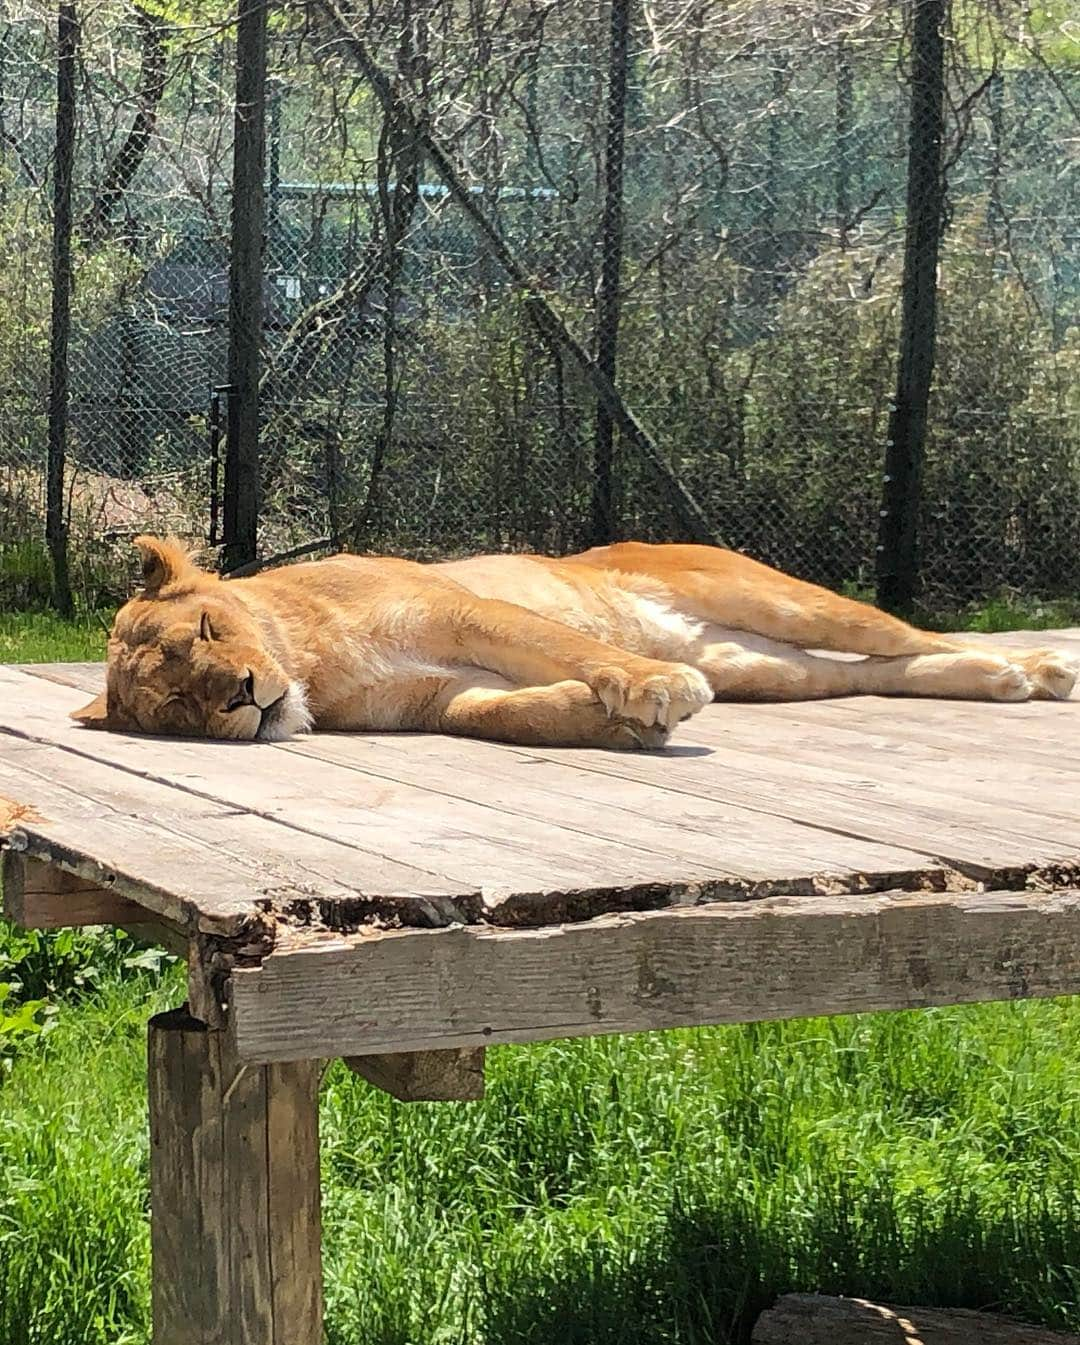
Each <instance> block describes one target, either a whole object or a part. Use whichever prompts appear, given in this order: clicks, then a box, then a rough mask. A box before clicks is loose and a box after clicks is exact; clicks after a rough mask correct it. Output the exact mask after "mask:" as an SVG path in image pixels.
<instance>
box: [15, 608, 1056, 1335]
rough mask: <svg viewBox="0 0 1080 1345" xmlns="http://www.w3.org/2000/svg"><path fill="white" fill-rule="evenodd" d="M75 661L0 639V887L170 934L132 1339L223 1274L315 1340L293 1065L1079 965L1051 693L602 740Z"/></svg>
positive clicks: (75, 913) (808, 710)
mask: <svg viewBox="0 0 1080 1345" xmlns="http://www.w3.org/2000/svg"><path fill="white" fill-rule="evenodd" d="M1008 638H1009V640H1010V641H1012V642H1013V643H1017V644H1020V643H1023V644H1027V645H1043V644H1048V645H1055V646H1058V647H1060V648H1062V649H1065V650H1070V651H1075V652H1076V653H1077V654H1078V655H1080V630H1071V631H1057V632H1053V633H1039V634H1030V635H1021V636H1009V637H1008ZM102 677H103V669H102V668H101V666H100V665H64V666H36V667H26V668H14V667H2V668H0V844H2V845H3V847H4V853H3V861H4V899H5V908H6V910H7V913H8V914H9V915H10V916H11V917H12V918H13V919H15V920H17V921H19V922H21V923H22V924H24V925H27V926H30V927H35V926H36V927H49V926H56V925H60V924H93V923H112V924H116V925H122V926H125V927H127V928H130V929H132V930H133V931H134V932H136V933H137V934H139V935H141V936H143V937H150V938H155V939H160V940H161V941H163V942H165V943H166V944H167V945H168V946H169V947H171V948H174V949H176V950H178V951H180V952H182V953H184V955H185V956H186V957H187V960H188V972H189V1007H188V1011H186V1012H181V1013H178V1014H173V1015H166V1016H164V1017H162V1018H161V1019H159V1020H155V1023H154V1025H152V1029H151V1056H150V1063H151V1109H152V1124H153V1134H154V1136H155V1137H156V1138H155V1140H154V1144H153V1148H152V1155H153V1157H152V1169H153V1181H154V1189H155V1206H154V1250H155V1308H154V1312H155V1341H156V1342H157V1345H173V1342H174V1341H175V1342H177V1345H179V1342H180V1341H181V1340H182V1341H184V1345H200V1343H201V1342H206V1345H209V1342H210V1341H216V1340H218V1339H219V1336H218V1335H217V1334H215V1333H216V1332H218V1330H219V1327H220V1310H221V1305H222V1303H223V1302H229V1303H232V1302H235V1305H236V1306H235V1307H234V1308H233V1309H231V1312H232V1316H231V1317H230V1319H229V1332H228V1335H229V1339H230V1341H235V1342H236V1345H247V1342H252V1345H254V1342H256V1341H258V1342H271V1341H272V1342H282V1345H283V1343H284V1342H285V1341H288V1342H289V1345H315V1342H317V1341H318V1340H319V1339H320V1335H319V1331H320V1328H319V1317H320V1303H319V1295H318V1288H317V1286H318V1264H317V1263H318V1236H317V1225H318V1199H317V1189H318V1144H317V1134H316V1130H315V1125H316V1122H315V1117H316V1108H315V1097H316V1090H317V1084H318V1072H317V1070H314V1067H313V1064H312V1062H315V1061H319V1060H325V1059H329V1058H333V1057H338V1056H340V1057H344V1058H346V1059H347V1060H348V1061H349V1063H350V1064H351V1065H352V1066H353V1067H354V1068H355V1069H356V1070H357V1072H358V1073H360V1074H361V1075H363V1077H364V1078H366V1079H368V1080H370V1081H371V1082H373V1083H375V1084H376V1085H377V1086H380V1087H383V1088H386V1089H387V1090H388V1091H390V1092H393V1093H395V1095H396V1096H399V1097H401V1098H405V1099H410V1100H413V1099H423V1098H432V1099H435V1098H440V1099H441V1098H469V1097H476V1096H479V1095H480V1094H481V1092H482V1087H483V1048H484V1047H485V1046H487V1045H489V1044H495V1043H499V1042H520V1041H530V1040H538V1039H543V1038H552V1037H570V1036H580V1035H586V1034H592V1033H602V1032H615V1031H632V1030H644V1029H652V1028H662V1027H671V1026H676V1025H682V1024H687V1025H689V1024H704V1023H719V1022H736V1021H749V1020H753V1019H764V1018H779V1017H790V1016H800V1015H810V1014H817V1013H839V1012H854V1011H859V1010H869V1009H897V1008H907V1007H915V1006H922V1005H935V1004H948V1003H959V1002H963V1001H969V1000H980V999H995V998H1024V997H1030V996H1040V995H1055V994H1073V993H1080V699H1074V700H1073V701H1070V702H1068V703H1065V704H1060V703H1046V702H1035V703H1030V704H1023V705H993V704H975V703H959V702H944V701H904V700H882V699H875V698H869V697H864V698H858V699H850V700H842V701H826V702H818V703H814V704H802V705H789V706H754V705H719V706H714V707H711V708H710V709H709V710H707V711H706V712H705V713H703V714H701V715H699V716H697V717H696V718H695V719H694V720H692V721H691V722H690V723H689V724H687V725H684V726H683V728H682V730H680V732H679V733H678V735H677V736H676V739H675V742H674V745H673V746H672V747H670V748H669V749H668V750H666V751H665V752H663V753H656V754H632V755H628V754H616V753H603V752H599V751H586V750H555V749H552V750H536V749H531V748H530V749H525V748H514V747H507V746H499V745H495V744H490V743H481V742H473V741H467V740H454V739H449V738H440V737H425V736H412V735H382V736H379V735H337V734H320V735H315V736H312V737H306V738H300V739H296V740H294V741H292V742H288V743H281V744H267V743H221V742H217V743H215V742H193V741H165V740H161V739H154V738H146V737H136V736H121V735H115V734H107V733H98V732H91V731H88V730H85V729H81V728H79V727H78V726H76V725H75V724H73V723H72V722H71V721H70V720H69V719H68V712H69V711H70V710H72V709H75V708H76V707H78V706H79V705H81V704H82V703H83V702H84V701H85V700H86V698H87V693H89V692H95V691H97V690H98V689H100V686H101V683H102ZM5 800H6V801H7V802H6V804H5V802H4V801H5ZM313 1070H314V1072H313ZM208 1134H209V1135H212V1136H214V1139H213V1142H212V1143H210V1142H208V1141H207V1138H206V1137H207V1135H208ZM223 1173H224V1174H225V1175H224V1176H223V1175H222V1174H223ZM223 1183H224V1185H223ZM313 1186H314V1195H313V1192H312V1187H313ZM223 1191H224V1193H225V1194H224V1196H222V1194H221V1193H222V1192H223ZM192 1192H211V1193H217V1194H214V1195H213V1196H212V1197H211V1196H207V1198H206V1201H202V1200H201V1199H196V1204H197V1205H198V1206H199V1212H198V1218H197V1219H196V1218H195V1216H194V1215H192V1213H191V1209H190V1206H191V1201H192ZM252 1211H254V1213H252ZM193 1219H194V1222H192V1220H193ZM196 1225H197V1231H198V1236H197V1237H196V1236H195V1233H194V1231H193V1230H194V1229H195V1228H196ZM250 1228H255V1229H256V1232H255V1233H252V1234H251V1236H250V1237H248V1233H247V1231H246V1230H248V1229H250ZM313 1228H314V1230H315V1231H314V1233H313V1232H312V1229H313ZM238 1230H240V1231H238ZM283 1247H286V1248H287V1249H288V1254H287V1257H286V1258H285V1260H284V1261H283V1252H282V1248H283ZM283 1266H284V1268H283ZM260 1275H263V1276H264V1277H265V1284H264V1285H263V1287H262V1289H259V1284H260V1283H261V1281H259V1278H258V1277H259V1276H260ZM253 1276H254V1280H253ZM253 1283H254V1285H255V1288H254V1289H253V1287H252V1286H253ZM178 1286H181V1287H182V1291H181V1289H180V1288H178ZM313 1286H314V1287H313ZM256 1290H258V1292H256ZM178 1295H179V1296H178Z"/></svg>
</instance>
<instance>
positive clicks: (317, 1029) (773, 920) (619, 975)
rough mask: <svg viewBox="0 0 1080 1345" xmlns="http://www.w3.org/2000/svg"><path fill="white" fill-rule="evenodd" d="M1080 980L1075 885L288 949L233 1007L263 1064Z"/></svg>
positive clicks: (250, 975)
mask: <svg viewBox="0 0 1080 1345" xmlns="http://www.w3.org/2000/svg"><path fill="white" fill-rule="evenodd" d="M1078 992H1080V892H1077V891H1066V892H1026V891H1014V892H964V893H922V892H919V893H910V892H893V893H886V894H881V895H876V896H837V897H772V898H767V899H765V900H761V901H749V902H733V903H729V904H724V903H717V904H715V905H709V906H699V907H683V908H674V909H670V910H667V911H642V912H636V913H632V914H621V915H616V916H605V917H601V918H599V919H596V920H590V921H584V922H582V923H579V924H567V925H561V926H554V927H548V928H541V929H520V930H507V929H495V928H491V927H485V926H461V925H459V926H456V927H453V928H449V929H441V930H407V931H390V932H387V933H384V934H381V935H375V936H373V935H372V934H371V933H367V934H364V935H362V936H355V937H352V938H350V937H348V936H346V937H344V938H342V939H340V940H338V941H337V942H336V943H335V945H334V946H332V947H326V946H325V945H323V946H318V945H314V946H311V947H305V946H303V945H299V946H294V947H291V948H290V947H288V946H285V947H283V948H281V950H280V951H275V952H273V953H271V954H270V955H269V956H267V957H266V958H264V960H263V961H262V963H261V965H260V966H259V967H255V968H242V969H237V970H235V971H234V972H233V973H232V976H231V981H230V1010H229V1015H230V1020H231V1030H232V1032H233V1034H234V1039H235V1041H236V1045H237V1050H238V1052H239V1055H240V1057H241V1058H242V1059H246V1060H258V1061H271V1060H302V1059H306V1058H309V1057H313V1056H329V1055H338V1056H372V1055H381V1054H384V1053H387V1052H391V1053H396V1052H415V1051H437V1050H440V1049H441V1050H445V1049H448V1048H451V1047H454V1048H458V1049H460V1048H468V1047H478V1046H485V1045H489V1044H492V1045H493V1044H496V1043H499V1042H524V1041H541V1040H548V1039H552V1038H557V1037H575V1036H590V1035H595V1034H599V1033H607V1032H638V1031H646V1030H650V1029H654V1028H666V1027H680V1026H692V1025H697V1024H701V1023H735V1022H751V1021H761V1020H767V1019H772V1018H801V1017H810V1016H814V1015H817V1014H838V1013H860V1012H865V1011H868V1010H885V1009H908V1008H921V1007H926V1006H929V1005H938V1004H959V1003H966V1002H971V1001H977V1000H994V999H1026V998H1037V997H1039V996H1046V995H1065V994H1076V993H1078Z"/></svg>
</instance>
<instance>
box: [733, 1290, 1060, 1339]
mask: <svg viewBox="0 0 1080 1345" xmlns="http://www.w3.org/2000/svg"><path fill="white" fill-rule="evenodd" d="M750 1340H751V1345H878V1342H880V1345H916V1343H917V1345H1080V1336H1077V1335H1073V1334H1072V1332H1067V1331H1047V1330H1045V1329H1044V1328H1043V1327H1040V1326H1028V1325H1026V1324H1025V1323H1024V1322H1017V1321H1013V1320H1012V1319H1011V1318H1009V1317H999V1316H997V1315H996V1314H991V1313H988V1312H971V1311H967V1310H965V1309H963V1308H952V1309H947V1310H942V1309H938V1308H914V1307H897V1306H896V1305H894V1304H891V1303H871V1302H868V1301H867V1300H866V1299H865V1298H830V1297H828V1296H826V1295H824V1294H785V1295H784V1296H783V1298H780V1299H778V1300H777V1302H776V1304H775V1306H774V1307H771V1308H768V1309H766V1311H765V1312H763V1313H762V1314H761V1316H760V1317H759V1318H758V1319H757V1321H756V1322H755V1323H754V1329H753V1332H752V1334H751V1337H750Z"/></svg>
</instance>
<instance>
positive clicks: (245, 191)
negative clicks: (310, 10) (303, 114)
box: [222, 0, 267, 572]
mask: <svg viewBox="0 0 1080 1345" xmlns="http://www.w3.org/2000/svg"><path fill="white" fill-rule="evenodd" d="M266 20H267V0H254V2H253V3H252V2H251V0H239V17H238V24H237V31H236V121H235V139H234V145H233V196H232V256H231V260H230V265H229V384H230V395H229V402H228V406H229V424H228V433H227V438H226V449H225V499H224V509H223V513H224V531H225V547H224V552H223V555H222V569H223V570H224V571H225V572H230V571H232V570H235V569H237V568H238V567H239V566H241V565H245V564H249V563H250V562H251V561H253V560H254V559H255V554H256V548H257V545H258V537H257V534H258V524H259V484H260V483H259V365H260V360H261V348H262V322H263V302H262V300H263V294H262V291H263V226H264V218H263V215H264V208H263V207H264V201H263V197H264V190H263V173H264V171H265V161H266V128H265V121H266Z"/></svg>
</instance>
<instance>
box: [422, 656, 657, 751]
mask: <svg viewBox="0 0 1080 1345" xmlns="http://www.w3.org/2000/svg"><path fill="white" fill-rule="evenodd" d="M402 727H403V728H419V729H427V730H429V731H435V732H440V733H453V734H459V735H461V736H463V737H467V738H489V739H494V740H495V741H496V742H506V743H521V744H523V745H526V746H530V747H614V748H622V749H627V748H629V749H634V748H642V747H662V746H663V745H664V743H665V742H666V741H667V737H668V730H667V729H666V728H664V727H663V726H661V725H660V724H653V725H651V726H649V727H646V726H645V725H644V724H641V723H638V722H635V721H633V720H628V719H623V718H622V717H620V716H617V715H616V716H613V715H610V714H609V713H608V712H607V710H606V709H605V708H604V706H603V705H601V703H600V702H599V701H598V700H597V699H596V697H595V696H594V695H593V693H592V691H591V690H590V689H589V688H588V687H587V686H586V685H585V683H584V682H555V683H552V684H550V685H548V686H539V687H514V686H512V685H511V684H510V683H509V682H507V681H506V680H505V679H504V678H501V677H499V676H498V675H497V674H495V673H490V672H484V671H481V670H479V669H477V670H475V671H464V670H463V671H462V673H461V674H460V675H458V676H454V677H451V678H447V679H446V680H445V682H444V683H443V684H442V685H441V686H440V687H439V689H438V691H437V692H436V693H435V695H434V696H432V697H431V698H430V699H429V700H427V703H426V705H425V707H424V709H423V712H422V714H421V715H419V716H418V722H416V723H415V724H402Z"/></svg>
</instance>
